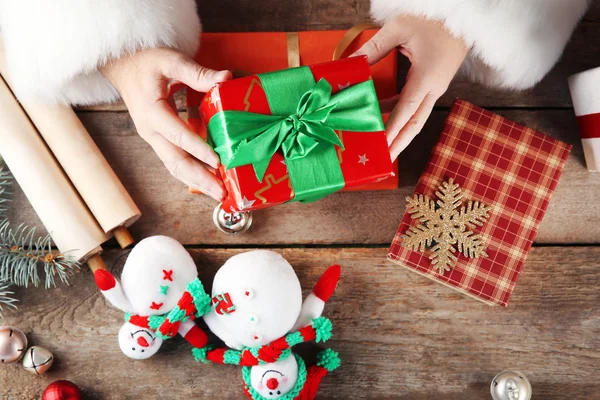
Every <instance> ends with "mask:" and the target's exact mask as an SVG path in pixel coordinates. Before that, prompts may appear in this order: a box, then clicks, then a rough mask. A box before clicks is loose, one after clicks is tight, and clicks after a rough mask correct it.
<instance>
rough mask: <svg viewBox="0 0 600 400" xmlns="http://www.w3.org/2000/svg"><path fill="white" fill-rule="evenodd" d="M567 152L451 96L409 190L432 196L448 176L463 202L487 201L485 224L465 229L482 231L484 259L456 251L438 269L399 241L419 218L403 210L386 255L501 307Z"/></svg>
mask: <svg viewBox="0 0 600 400" xmlns="http://www.w3.org/2000/svg"><path fill="white" fill-rule="evenodd" d="M570 150H571V146H570V145H568V144H566V143H563V142H561V141H559V140H556V139H553V138H551V137H549V136H546V135H544V134H542V133H540V132H536V131H534V130H532V129H529V128H526V127H524V126H522V125H519V124H517V123H515V122H512V121H509V120H507V119H506V118H503V117H501V116H499V115H496V114H494V113H491V112H489V111H486V110H483V109H481V108H479V107H476V106H474V105H473V104H470V103H468V102H466V101H462V100H456V101H455V102H454V105H453V106H452V110H451V111H450V115H449V116H448V118H447V120H446V123H445V126H444V129H443V132H442V135H441V137H440V140H439V142H438V143H437V145H436V146H435V148H434V149H433V151H432V154H431V157H430V160H429V162H428V164H427V167H426V168H425V171H424V172H423V174H422V175H421V178H420V179H419V182H418V184H417V187H416V189H415V193H417V194H423V195H425V196H428V197H429V198H431V199H437V196H436V192H437V191H438V187H439V186H440V185H441V184H442V182H443V181H448V180H449V179H450V178H453V179H454V182H455V183H457V184H459V185H460V187H461V189H462V194H463V200H462V201H463V204H465V203H466V202H467V200H473V201H475V200H479V201H480V202H482V203H483V204H485V205H487V206H488V207H490V212H489V219H488V220H487V222H485V223H484V224H483V226H481V227H476V229H470V230H472V231H473V232H474V233H479V234H481V235H482V237H483V241H484V243H485V244H486V245H487V250H486V253H487V255H488V257H482V258H467V257H465V256H463V255H462V254H460V253H458V252H456V253H455V255H457V256H458V260H457V261H456V263H455V266H454V269H452V270H450V271H446V272H445V273H443V274H442V273H440V272H437V271H436V270H434V269H433V268H432V266H431V260H430V259H429V255H430V254H431V253H429V254H426V253H428V250H426V251H425V252H424V253H422V252H416V251H411V250H409V249H408V248H406V247H403V246H402V241H403V240H404V234H405V233H406V231H407V230H408V228H409V227H410V226H415V225H418V224H419V221H417V220H414V219H412V218H411V216H410V215H409V214H408V213H406V214H405V215H404V218H403V219H402V222H401V224H400V228H399V229H398V232H397V233H396V236H395V238H394V241H393V243H392V246H391V248H390V252H389V254H388V258H389V259H390V260H391V261H393V262H395V263H398V264H400V265H402V266H404V267H406V268H409V269H410V270H412V271H415V272H417V273H420V274H422V275H424V276H426V277H428V278H431V279H434V280H436V281H438V282H440V283H442V284H445V285H447V286H449V287H451V288H453V289H455V290H458V291H460V292H462V293H464V294H467V295H470V296H473V297H475V298H476V299H478V300H482V301H484V302H486V303H488V304H490V305H502V306H506V305H507V303H508V300H509V298H510V295H511V294H512V292H513V289H514V287H515V284H516V282H517V279H518V278H519V274H520V273H521V270H522V269H523V264H524V262H525V258H526V257H527V253H528V252H529V250H530V248H531V245H532V243H533V240H534V238H535V235H536V233H537V230H538V227H539V225H540V223H541V222H542V219H543V217H544V214H545V212H546V209H547V208H548V204H549V202H550V197H551V196H552V193H553V192H554V190H555V188H556V185H557V183H558V179H559V177H560V175H561V172H562V170H563V167H564V164H565V162H566V160H567V157H568V155H569V152H570Z"/></svg>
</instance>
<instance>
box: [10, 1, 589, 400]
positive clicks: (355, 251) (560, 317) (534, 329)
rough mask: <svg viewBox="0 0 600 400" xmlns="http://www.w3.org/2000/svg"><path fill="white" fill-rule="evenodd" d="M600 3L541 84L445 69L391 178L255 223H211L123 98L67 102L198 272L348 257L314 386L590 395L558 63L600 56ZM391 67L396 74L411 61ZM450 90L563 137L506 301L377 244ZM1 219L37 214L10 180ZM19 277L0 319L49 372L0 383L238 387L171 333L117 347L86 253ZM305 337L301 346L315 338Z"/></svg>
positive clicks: (190, 394)
mask: <svg viewBox="0 0 600 400" xmlns="http://www.w3.org/2000/svg"><path fill="white" fill-rule="evenodd" d="M368 8H369V2H368V0H304V1H292V0H288V1H281V0H262V1H260V2H257V1H251V0H219V1H216V0H214V1H210V0H203V1H202V2H200V13H201V15H203V18H204V24H205V28H206V30H207V31H215V32H216V31H264V30H277V31H297V30H307V29H344V28H347V27H349V26H351V25H352V24H354V23H357V22H360V21H362V20H364V19H365V18H367V16H368ZM599 18H600V7H599V6H594V7H593V9H592V10H591V11H590V12H589V14H588V15H587V16H586V18H585V20H584V22H583V23H582V24H581V25H580V26H579V27H578V28H577V30H576V33H575V35H574V37H573V39H572V41H571V42H570V44H569V45H568V47H567V50H566V52H565V55H564V57H563V58H562V61H561V62H560V63H559V64H558V65H557V66H556V68H554V70H553V71H552V72H551V73H550V74H549V75H548V77H547V78H546V79H544V80H543V82H542V83H540V84H539V85H538V86H537V87H536V88H535V89H532V90H529V91H526V92H523V93H506V92H499V91H493V90H488V89H485V88H482V87H474V86H473V85H470V84H467V83H464V82H456V83H454V84H453V85H452V86H451V87H450V90H449V91H448V93H447V94H446V95H445V96H444V97H443V98H442V99H441V100H440V101H439V102H438V107H437V109H436V111H434V113H433V115H432V117H431V119H430V120H429V122H428V123H427V125H426V127H425V129H424V131H423V133H421V135H420V136H419V137H418V138H417V139H416V140H415V141H414V143H413V144H411V146H410V147H409V148H408V149H407V150H406V151H405V152H404V153H403V154H402V156H401V158H400V168H401V184H400V188H399V189H398V190H395V191H391V192H385V193H343V194H336V195H333V196H331V197H329V198H327V199H325V200H322V201H319V202H317V203H314V204H309V205H299V204H291V205H286V206H281V207H276V208H273V209H269V210H264V211H260V212H256V213H255V224H254V226H253V227H252V230H251V231H250V232H248V233H247V234H245V235H242V236H239V237H232V236H224V235H223V234H221V233H219V232H218V231H217V230H216V229H215V228H214V226H213V224H212V220H211V215H212V209H213V207H214V203H213V201H211V200H210V199H208V198H205V197H203V196H196V197H194V196H190V195H189V194H188V193H187V192H186V190H185V189H184V188H183V187H182V185H181V184H180V183H178V182H177V181H175V180H173V179H172V178H171V177H170V175H169V173H168V172H167V171H166V170H165V169H164V168H163V166H162V164H161V163H160V161H159V160H158V159H157V157H156V156H155V155H154V153H153V152H152V151H151V149H150V148H149V147H148V146H147V145H146V144H145V143H144V142H143V141H142V140H141V139H140V138H139V137H138V136H137V134H136V132H135V129H134V126H133V123H132V121H131V120H130V118H129V116H128V114H127V112H126V110H125V108H124V106H123V105H122V104H117V105H111V106H103V107H93V108H88V109H81V110H79V116H80V117H81V119H82V120H83V122H84V124H85V125H86V127H87V128H88V129H89V131H90V133H91V134H92V135H93V137H94V139H95V140H96V142H97V143H98V145H99V146H100V148H101V149H102V151H103V152H104V154H105V155H106V157H107V158H108V160H109V161H110V163H111V164H112V165H113V167H114V169H115V170H116V172H117V174H118V175H119V176H120V177H121V179H122V180H123V182H124V184H125V186H126V187H127V188H128V189H129V191H130V192H131V194H132V196H133V197H134V198H135V199H136V201H137V203H138V204H139V206H140V208H141V209H142V212H143V214H144V216H143V218H142V219H141V220H140V221H139V222H138V223H137V224H136V225H135V226H134V228H133V234H134V235H135V237H137V238H144V237H147V236H150V235H156V234H163V235H169V236H172V237H174V238H176V239H178V240H179V241H181V242H182V243H184V244H186V245H187V246H188V248H189V251H190V252H191V253H192V255H193V257H194V259H195V260H196V261H197V264H198V269H199V271H200V278H201V279H202V280H203V281H204V282H206V283H207V284H210V282H211V280H212V277H213V275H214V273H215V272H216V270H217V269H218V268H219V266H220V265H221V264H222V263H223V262H224V261H225V260H226V259H227V258H228V257H230V256H232V255H233V254H236V253H239V252H241V251H244V250H246V249H251V248H274V249H276V250H277V251H279V252H281V253H282V254H283V255H284V256H285V257H286V258H288V259H289V260H290V262H291V263H292V264H293V265H294V266H295V268H296V271H297V273H298V275H299V277H300V280H301V282H302V284H303V287H304V288H305V289H307V290H309V289H310V288H311V287H312V285H313V284H314V283H315V282H316V279H317V277H318V276H319V274H320V272H321V271H322V270H323V269H324V268H325V267H326V266H328V265H330V264H332V263H340V264H341V265H342V266H343V268H344V270H343V271H344V272H343V279H342V282H341V284H340V286H339V287H338V290H337V293H336V295H335V296H334V298H333V300H332V301H331V303H330V304H328V305H327V309H326V315H327V316H329V317H330V318H331V319H332V320H333V323H334V329H335V330H334V333H335V336H334V339H333V340H332V342H331V347H333V348H334V349H336V350H338V351H339V352H340V355H341V357H342V359H343V366H342V368H340V369H339V370H337V371H335V372H334V373H332V374H331V375H330V376H328V377H327V378H326V379H325V380H324V382H323V385H322V388H321V392H320V396H319V397H320V398H323V399H328V398H338V399H349V398H376V399H385V398H397V399H411V400H424V399H435V400H438V399H444V400H447V399H462V400H464V399H477V400H479V399H487V398H489V397H490V396H489V389H488V386H489V383H490V381H491V379H492V377H493V376H494V375H495V374H496V373H497V372H499V371H501V370H503V369H505V368H518V369H520V370H521V371H522V372H524V373H525V374H526V375H528V376H529V378H530V379H531V381H532V383H533V389H534V393H535V396H534V398H538V399H565V398H569V399H592V398H600V394H598V392H599V391H600V382H599V381H598V378H597V373H596V372H597V370H598V369H599V367H600V310H599V309H598V302H599V301H600V290H599V288H600V246H598V244H599V238H600V201H598V197H599V196H600V174H593V173H588V172H587V171H586V169H585V166H584V160H583V154H582V149H581V144H580V141H579V137H578V134H577V126H576V123H575V118H574V114H573V111H572V109H571V102H570V99H569V95H568V88H567V82H566V78H567V76H568V75H569V74H571V73H574V72H578V71H582V70H584V69H587V68H591V67H595V66H597V65H599V64H600V57H599V56H598V48H599V45H600V34H599V33H598V32H600V30H599V29H598V28H599V23H600V22H599ZM401 70H402V72H401V75H404V74H405V73H406V65H404V66H403V68H401ZM402 81H403V79H400V82H402ZM454 97H461V98H463V99H465V100H469V101H471V102H474V103H476V104H478V105H481V106H484V107H487V108H489V109H492V110H494V111H496V112H498V113H499V114H501V115H504V116H506V117H508V118H510V119H513V120H515V121H518V122H521V123H524V124H526V125H528V126H530V127H531V128H534V129H539V130H541V131H543V132H546V133H548V134H549V135H551V136H554V137H556V138H559V139H561V140H564V141H566V142H569V143H571V144H573V145H574V149H573V152H572V155H571V157H570V159H569V161H568V163H567V167H566V169H565V172H564V174H563V177H562V179H561V182H560V184H559V186H558V189H557V191H556V194H555V196H554V198H553V200H552V203H551V206H550V209H549V210H548V213H547V215H546V218H545V220H544V222H543V224H542V226H541V229H540V231H539V234H538V237H537V241H536V246H535V247H534V249H533V251H532V252H531V254H530V255H529V258H528V260H527V264H526V266H525V269H524V273H523V274H522V276H521V278H520V281H519V284H518V285H517V288H516V290H515V292H514V295H513V297H512V300H511V303H510V305H509V307H508V308H506V309H502V308H490V307H489V306H486V305H483V304H480V303H479V302H476V301H474V300H471V299H469V298H466V297H464V296H462V295H460V294H458V293H456V292H454V291H451V290H449V289H447V288H445V287H443V286H441V285H437V284H435V283H433V282H431V281H429V280H427V279H425V278H422V277H420V276H417V275H415V274H412V273H410V272H407V271H405V270H403V269H401V268H399V267H397V266H395V265H392V264H390V263H388V262H386V260H385V256H386V250H387V247H388V244H389V243H390V241H391V239H392V237H393V235H394V232H395V230H396V228H397V226H398V223H399V221H400V218H401V216H402V213H403V210H404V197H405V196H407V195H408V194H410V193H411V192H412V191H413V188H414V185H415V183H416V181H417V178H418V176H419V174H420V171H421V170H422V168H423V166H424V164H425V162H426V159H427V155H428V153H429V151H430V149H431V147H432V146H433V144H434V143H435V141H436V137H437V135H438V134H439V132H440V130H441V127H442V123H443V120H444V118H445V116H446V114H447V111H448V107H449V105H450V104H451V102H452V99H453V98H454ZM180 100H181V99H180ZM180 104H182V103H181V102H180ZM183 110H184V109H183V107H182V111H183ZM12 220H13V221H14V222H21V221H22V222H27V223H30V224H32V225H38V226H39V225H40V224H39V220H38V219H37V217H36V216H35V215H34V213H33V211H32V209H31V208H30V206H29V205H28V203H27V200H26V199H25V197H24V196H23V194H22V193H21V192H20V191H19V190H16V193H15V194H14V208H13V212H12ZM40 228H41V227H40ZM42 231H43V228H41V231H40V232H42ZM109 247H110V246H109ZM122 255H123V252H122V251H120V250H117V249H116V246H115V245H114V243H113V244H112V249H111V250H109V251H108V252H107V254H106V260H107V263H108V264H109V266H111V267H112V268H113V271H118V270H119V268H120V267H121V266H122V264H123V261H124V257H121V256H122ZM18 294H19V296H20V298H21V300H22V303H21V305H20V309H19V311H18V313H8V315H6V318H5V320H4V321H3V322H2V323H3V324H11V325H15V326H18V327H20V328H22V329H23V330H25V331H26V332H27V334H28V335H29V337H30V339H31V341H32V342H33V343H35V344H38V345H41V346H45V347H47V348H48V349H51V350H52V351H53V352H54V354H55V356H56V363H55V366H54V367H53V368H52V370H51V371H50V372H49V373H48V374H47V375H46V376H43V377H35V376H33V375H30V374H29V373H27V372H25V371H24V370H23V369H21V368H19V367H17V366H3V367H1V368H0V394H1V395H2V398H7V399H19V400H20V399H37V398H38V396H39V394H40V393H41V391H42V390H43V388H44V387H45V386H46V385H47V384H48V383H50V382H51V381H54V380H57V379H69V380H72V381H74V382H76V383H77V384H79V385H80V386H81V387H82V388H83V389H84V390H85V392H86V394H88V395H89V398H92V399H122V398H126V399H154V398H157V399H158V398H164V399H186V398H202V399H217V398H236V399H237V398H239V399H241V398H243V397H242V394H241V393H242V392H241V374H240V370H239V369H238V368H236V367H224V366H204V365H199V364H197V363H196V362H195V361H194V360H193V358H192V356H191V354H190V347H189V345H188V344H187V343H185V342H184V341H182V340H179V339H175V340H171V341H169V342H168V343H166V344H165V345H164V346H163V349H161V351H160V352H159V354H158V355H156V356H155V357H154V358H152V359H150V360H148V361H145V362H134V361H131V360H129V359H127V358H126V357H124V356H123V355H122V354H121V352H120V351H119V349H118V346H117V342H116V334H117V331H118V329H119V327H120V325H121V321H122V315H121V313H120V312H119V311H117V310H115V309H113V308H112V307H110V306H109V305H107V303H106V301H105V300H104V298H103V297H102V296H101V295H100V294H99V293H98V290H96V288H95V286H94V283H93V279H92V276H91V274H90V272H89V271H87V270H83V271H82V272H81V273H80V274H78V275H77V276H76V277H75V278H74V279H73V281H72V283H71V285H70V286H68V287H66V286H63V285H60V286H59V287H58V288H57V289H53V290H43V289H31V288H30V289H28V290H20V291H19V293H18ZM304 354H307V355H308V358H309V359H310V358H311V355H313V354H314V348H313V347H310V346H309V347H307V348H305V351H304Z"/></svg>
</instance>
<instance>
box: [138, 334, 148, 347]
mask: <svg viewBox="0 0 600 400" xmlns="http://www.w3.org/2000/svg"><path fill="white" fill-rule="evenodd" d="M137 343H138V344H139V345H140V346H142V347H148V346H150V344H149V343H148V341H147V340H146V338H145V337H143V336H140V337H138V338H137Z"/></svg>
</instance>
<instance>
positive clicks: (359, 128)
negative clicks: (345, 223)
mask: <svg viewBox="0 0 600 400" xmlns="http://www.w3.org/2000/svg"><path fill="white" fill-rule="evenodd" d="M258 77H259V79H260V80H261V83H262V87H263V90H264V91H265V93H266V95H267V101H268V103H269V107H270V109H271V112H272V115H265V114H256V113H252V112H244V111H231V110H226V111H221V112H219V113H217V114H216V115H214V116H213V117H212V118H211V120H210V122H209V124H208V132H209V135H210V139H211V141H212V143H213V145H214V148H215V151H216V152H217V153H218V154H219V156H220V157H221V163H222V164H223V165H225V166H226V168H227V169H230V168H235V167H239V166H242V165H248V164H251V165H252V166H253V168H254V171H255V173H256V177H257V179H258V180H259V182H262V180H263V178H264V175H265V172H266V170H267V167H268V166H269V163H270V162H271V158H272V157H273V154H275V152H277V151H281V152H282V154H283V157H284V159H285V162H286V166H287V169H288V173H289V176H290V181H291V183H292V187H293V189H294V194H295V196H294V201H303V202H307V201H314V200H317V199H320V198H322V197H325V196H327V195H329V194H331V193H334V192H336V191H338V190H341V189H342V188H343V187H344V184H345V182H344V176H343V174H342V170H341V166H340V164H339V161H338V158H337V152H336V149H335V146H336V145H337V146H339V147H342V148H343V144H342V142H341V140H340V138H339V137H338V135H337V134H336V132H335V131H336V130H342V131H353V132H379V131H382V130H384V126H383V121H382V120H381V112H380V110H379V104H378V101H377V95H376V94H375V88H374V86H373V81H372V80H369V81H365V82H362V83H359V84H357V85H354V86H351V87H349V88H346V89H343V90H341V91H340V92H338V93H336V94H335V95H332V93H331V92H332V89H331V85H330V84H329V83H328V82H327V81H326V80H325V79H321V80H319V82H318V83H316V84H315V79H314V77H313V75H312V72H311V70H310V68H308V67H299V68H293V69H288V70H284V71H278V72H272V73H267V74H259V75H258Z"/></svg>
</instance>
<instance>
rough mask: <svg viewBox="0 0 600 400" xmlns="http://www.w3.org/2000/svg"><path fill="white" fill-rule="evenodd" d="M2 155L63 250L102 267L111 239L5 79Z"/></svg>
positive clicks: (0, 85)
mask: <svg viewBox="0 0 600 400" xmlns="http://www.w3.org/2000/svg"><path fill="white" fill-rule="evenodd" d="M0 154H2V156H3V158H4V161H5V162H6V165H7V166H8V168H9V169H10V171H11V172H12V174H13V176H14V177H15V179H16V180H17V182H18V183H19V186H20V187H21V189H22V190H23V192H24V193H25V196H27V199H28V200H29V202H30V203H31V205H32V206H33V208H34V210H35V211H36V213H37V215H38V216H39V217H40V219H41V221H42V223H43V224H44V226H45V227H46V229H47V230H48V233H50V235H51V236H52V239H53V240H54V243H55V244H56V246H57V247H58V249H59V251H60V252H62V253H64V254H67V255H70V256H71V257H73V258H75V259H77V260H87V259H90V258H92V259H94V265H96V266H98V265H100V267H101V265H102V262H101V259H99V256H98V255H99V253H100V252H101V250H102V249H101V247H100V245H101V244H102V243H104V242H105V241H106V240H107V239H108V236H107V235H106V233H105V232H104V231H103V230H102V228H100V226H99V225H98V223H97V222H96V219H95V218H94V216H93V215H92V214H91V213H90V211H89V209H88V208H87V206H86V204H85V203H84V202H83V200H82V199H81V197H79V194H78V193H77V191H76V190H75V188H74V187H73V186H72V184H71V182H70V181H69V179H68V178H67V176H66V175H65V174H64V172H63V170H62V168H61V167H60V165H59V164H58V162H57V161H56V159H55V158H54V157H53V156H52V153H51V152H50V150H49V149H48V148H47V147H46V144H45V143H44V141H43V140H42V138H41V137H40V135H39V134H38V132H37V131H36V130H35V128H34V126H33V125H32V123H31V121H29V119H28V118H27V115H26V114H25V112H24V111H23V109H22V108H21V107H20V105H19V103H18V102H17V100H16V99H15V97H14V96H13V94H12V92H11V91H10V89H9V87H8V85H7V84H6V83H5V82H4V80H3V79H1V78H0Z"/></svg>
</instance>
